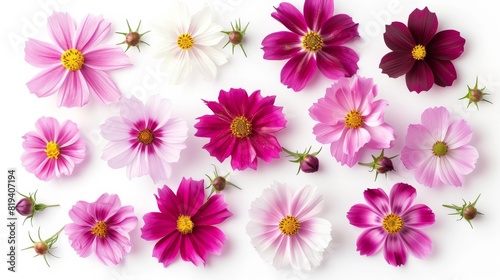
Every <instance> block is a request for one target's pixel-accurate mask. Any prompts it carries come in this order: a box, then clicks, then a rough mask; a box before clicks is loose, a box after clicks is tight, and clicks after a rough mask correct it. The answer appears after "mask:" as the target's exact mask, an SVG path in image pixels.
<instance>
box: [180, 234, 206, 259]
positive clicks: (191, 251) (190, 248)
mask: <svg viewBox="0 0 500 280" xmlns="http://www.w3.org/2000/svg"><path fill="white" fill-rule="evenodd" d="M193 239H194V238H193V236H192V234H188V235H185V236H183V237H182V238H181V244H180V246H179V252H180V254H181V258H182V260H184V261H190V262H192V263H193V264H194V265H196V266H198V265H200V264H205V262H206V260H205V257H206V254H205V252H204V251H202V248H200V247H199V246H197V245H198V244H196V243H195V242H194V241H193Z"/></svg>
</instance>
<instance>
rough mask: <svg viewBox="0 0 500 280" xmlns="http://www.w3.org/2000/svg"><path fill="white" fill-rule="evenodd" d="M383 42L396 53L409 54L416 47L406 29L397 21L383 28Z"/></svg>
mask: <svg viewBox="0 0 500 280" xmlns="http://www.w3.org/2000/svg"><path fill="white" fill-rule="evenodd" d="M384 41H385V44H386V45H387V47H388V48H389V49H391V50H393V51H396V52H397V51H400V52H409V53H411V50H412V49H413V47H415V45H416V44H415V40H414V39H413V36H412V35H411V33H410V30H408V27H406V25H404V24H403V23H401V22H398V21H395V22H393V23H391V24H390V25H386V26H385V33H384Z"/></svg>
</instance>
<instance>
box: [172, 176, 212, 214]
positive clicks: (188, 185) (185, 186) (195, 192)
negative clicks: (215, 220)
mask: <svg viewBox="0 0 500 280" xmlns="http://www.w3.org/2000/svg"><path fill="white" fill-rule="evenodd" d="M203 184H204V183H203V180H199V181H196V180H193V179H191V178H188V179H186V178H184V177H183V178H182V181H181V183H180V184H179V188H178V189H177V198H178V199H179V203H180V205H181V207H182V210H181V214H184V215H188V216H190V217H191V216H193V215H194V214H196V212H197V211H198V210H199V209H200V207H201V205H202V204H203V200H204V199H205V192H204V189H205V188H204V185H203Z"/></svg>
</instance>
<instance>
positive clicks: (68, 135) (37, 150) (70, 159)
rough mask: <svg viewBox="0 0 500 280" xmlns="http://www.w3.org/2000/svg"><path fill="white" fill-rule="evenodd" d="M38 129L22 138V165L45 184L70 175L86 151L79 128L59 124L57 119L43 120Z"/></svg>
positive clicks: (65, 123)
mask: <svg viewBox="0 0 500 280" xmlns="http://www.w3.org/2000/svg"><path fill="white" fill-rule="evenodd" d="M35 128H36V130H35V131H30V132H28V133H26V134H25V135H24V136H23V139H24V141H23V148H24V153H23V154H22V156H21V161H22V165H23V166H24V167H25V168H26V170H27V171H28V172H31V173H33V174H35V176H36V177H37V178H38V179H40V180H43V181H49V180H52V179H53V178H54V176H55V177H61V176H62V175H71V174H72V173H73V170H74V168H75V166H76V165H77V164H79V163H81V162H82V161H83V159H84V158H85V151H86V148H85V142H84V141H83V140H82V139H81V138H80V130H79V129H78V127H77V125H76V124H75V123H74V122H72V121H69V120H67V121H64V122H63V123H62V124H60V123H59V122H58V121H57V120H56V119H54V118H51V117H41V118H40V119H38V120H37V121H36V124H35Z"/></svg>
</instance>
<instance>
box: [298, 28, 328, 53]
mask: <svg viewBox="0 0 500 280" xmlns="http://www.w3.org/2000/svg"><path fill="white" fill-rule="evenodd" d="M302 48H304V49H305V50H306V51H310V52H317V51H319V50H321V49H322V48H323V38H321V36H319V34H318V33H316V32H314V31H309V32H307V33H306V35H304V37H302Z"/></svg>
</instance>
